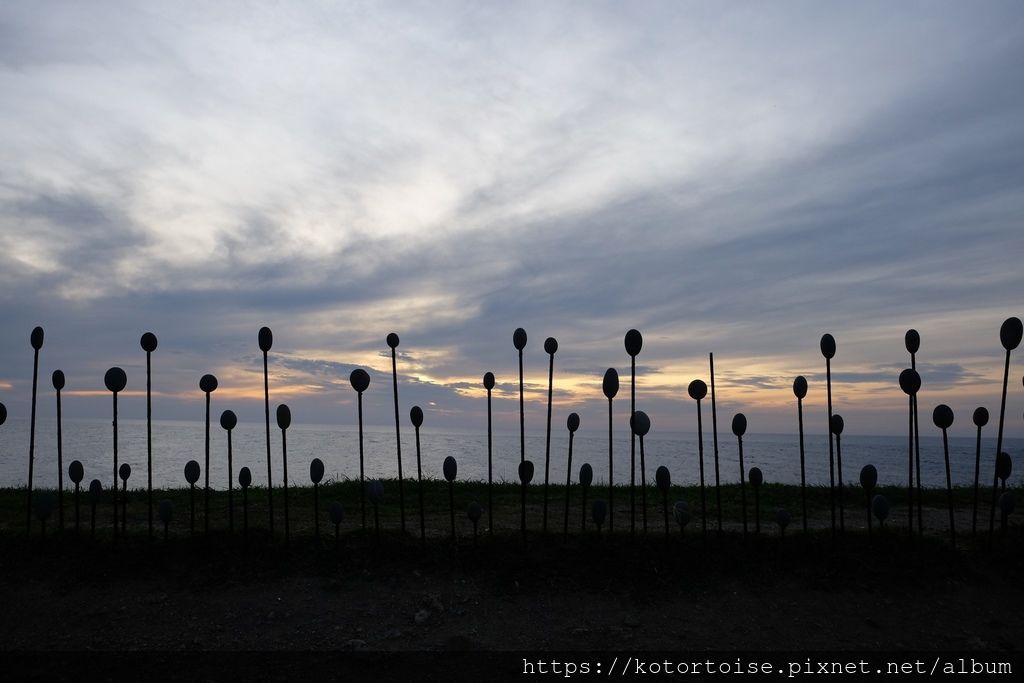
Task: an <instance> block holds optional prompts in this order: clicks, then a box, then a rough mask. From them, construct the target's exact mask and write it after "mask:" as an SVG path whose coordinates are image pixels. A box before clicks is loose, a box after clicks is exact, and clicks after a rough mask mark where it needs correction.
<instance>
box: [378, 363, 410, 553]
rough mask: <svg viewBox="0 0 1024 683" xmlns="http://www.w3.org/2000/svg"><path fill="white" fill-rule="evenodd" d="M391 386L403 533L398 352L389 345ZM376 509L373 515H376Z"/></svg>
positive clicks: (399, 504)
mask: <svg viewBox="0 0 1024 683" xmlns="http://www.w3.org/2000/svg"><path fill="white" fill-rule="evenodd" d="M391 388H392V390H393V393H394V396H395V452H396V453H397V455H398V515H399V519H400V521H401V528H402V533H403V534H404V533H405V487H404V485H403V483H402V482H403V480H404V476H403V475H402V429H401V427H399V419H398V354H397V352H396V351H395V348H394V347H391ZM376 514H377V513H376V510H375V511H374V515H376Z"/></svg>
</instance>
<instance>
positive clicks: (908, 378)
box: [887, 368, 921, 534]
mask: <svg viewBox="0 0 1024 683" xmlns="http://www.w3.org/2000/svg"><path fill="white" fill-rule="evenodd" d="M920 388H921V376H920V375H919V374H917V370H914V369H912V368H907V369H906V370H904V371H903V372H901V373H900V389H902V390H903V393H904V394H906V395H907V396H908V400H907V410H908V413H909V415H910V417H909V418H908V427H907V433H908V434H909V436H908V445H907V531H908V532H909V533H910V534H913V533H914V396H916V395H917V391H918V389H920ZM887 504H888V503H887Z"/></svg>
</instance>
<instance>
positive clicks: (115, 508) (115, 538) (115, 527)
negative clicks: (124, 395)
mask: <svg viewBox="0 0 1024 683" xmlns="http://www.w3.org/2000/svg"><path fill="white" fill-rule="evenodd" d="M112 395H113V397H114V422H113V428H114V542H115V543H116V542H117V392H116V391H115V392H113V394H112Z"/></svg>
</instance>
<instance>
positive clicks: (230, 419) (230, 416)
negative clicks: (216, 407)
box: [220, 410, 238, 533]
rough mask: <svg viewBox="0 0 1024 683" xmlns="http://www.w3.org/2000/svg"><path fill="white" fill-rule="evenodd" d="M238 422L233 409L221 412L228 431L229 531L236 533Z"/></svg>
mask: <svg viewBox="0 0 1024 683" xmlns="http://www.w3.org/2000/svg"><path fill="white" fill-rule="evenodd" d="M237 424H238V416H237V415H235V413H234V411H232V410H225V411H224V412H223V413H221V414H220V426H221V428H222V429H223V430H224V431H226V432H227V433H228V531H229V532H231V533H235V500H234V488H233V486H232V484H233V482H232V479H233V478H234V477H233V473H234V471H235V466H234V465H233V464H232V450H233V449H232V447H231V431H232V430H233V429H234V428H235V425H237Z"/></svg>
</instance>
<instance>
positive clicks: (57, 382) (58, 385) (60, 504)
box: [52, 370, 65, 531]
mask: <svg viewBox="0 0 1024 683" xmlns="http://www.w3.org/2000/svg"><path fill="white" fill-rule="evenodd" d="M52 380H53V389H54V391H56V392H57V528H58V529H59V530H60V531H64V432H63V424H62V423H63V420H62V415H61V405H60V391H61V389H63V388H64V381H65V380H64V373H63V372H61V371H60V370H54V371H53V376H52Z"/></svg>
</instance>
